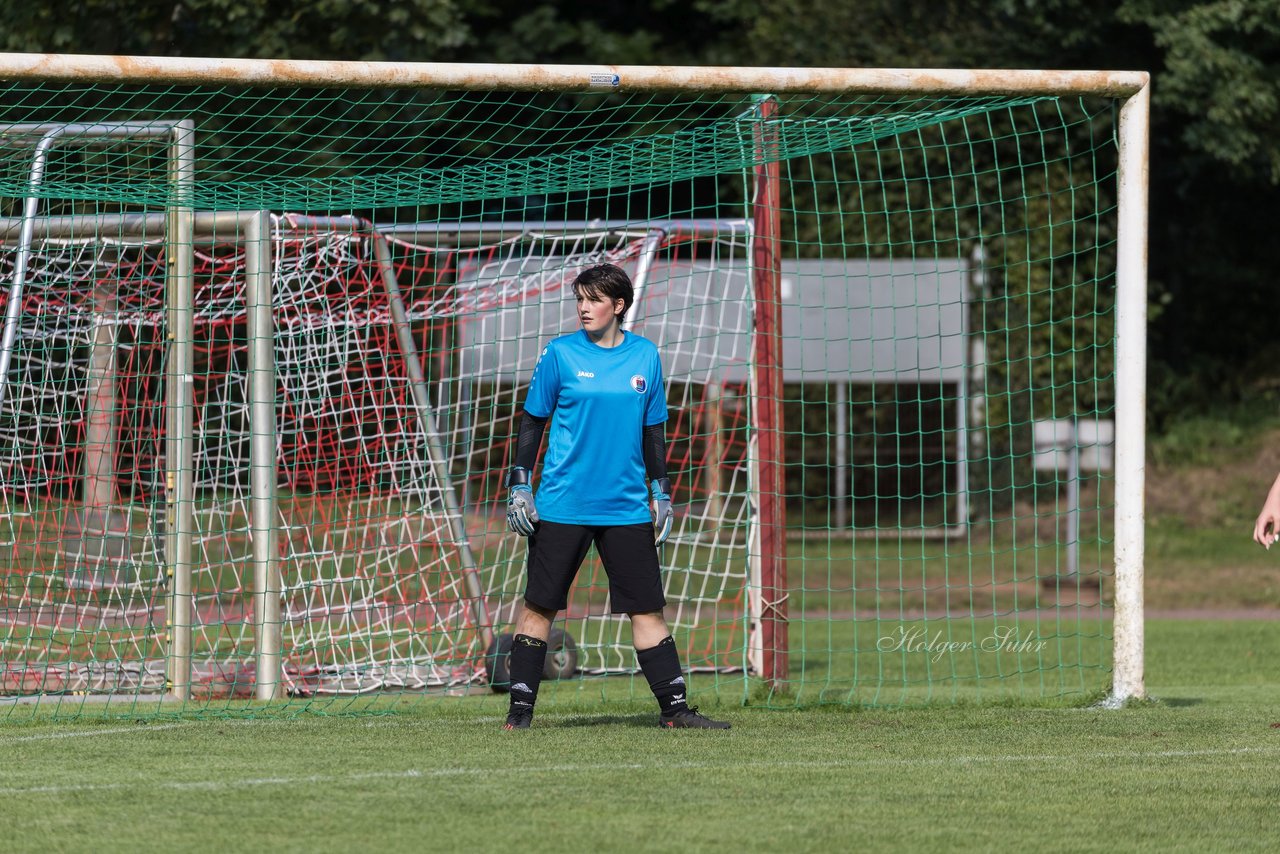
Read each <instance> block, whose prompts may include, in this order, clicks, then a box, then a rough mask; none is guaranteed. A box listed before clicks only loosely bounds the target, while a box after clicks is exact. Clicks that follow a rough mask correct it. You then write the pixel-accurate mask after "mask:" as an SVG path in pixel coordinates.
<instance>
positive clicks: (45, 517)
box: [0, 218, 752, 697]
mask: <svg viewBox="0 0 1280 854" xmlns="http://www.w3.org/2000/svg"><path fill="white" fill-rule="evenodd" d="M85 231H86V232H87V233H91V232H92V224H89V226H88V227H86V229H85ZM440 235H441V232H439V231H438V230H434V231H433V230H430V229H427V230H420V231H418V232H416V233H415V232H414V231H413V230H412V229H401V230H400V231H399V232H397V233H393V234H390V235H388V236H386V237H385V238H378V239H385V240H387V242H388V246H389V248H390V249H391V252H390V257H391V271H390V272H392V273H393V274H394V279H395V282H396V283H397V285H398V288H399V291H400V292H401V293H402V295H403V300H404V304H405V308H406V310H407V315H408V319H409V328H410V330H411V333H412V338H413V342H414V352H413V353H406V352H405V348H404V347H403V346H402V345H401V343H400V341H399V339H398V338H397V335H396V332H395V323H394V312H393V311H392V305H391V302H390V297H389V290H388V288H387V281H386V278H385V275H386V273H387V272H388V271H387V270H386V269H384V268H382V267H380V266H379V263H378V253H377V252H376V251H375V250H376V246H375V243H374V238H372V237H371V236H370V234H369V233H368V232H367V231H361V230H335V229H315V230H307V229H303V228H299V227H296V226H295V225H294V222H293V221H292V220H290V219H288V218H282V219H278V220H276V228H275V232H274V235H273V240H272V269H273V306H274V310H273V318H274V326H275V332H274V344H275V347H274V358H275V371H276V401H277V404H276V417H275V424H274V429H275V432H276V447H277V478H276V481H277V507H278V511H277V519H278V521H277V543H278V547H279V555H278V557H279V561H280V567H281V571H282V576H283V584H284V595H283V603H282V604H283V607H282V615H283V626H282V630H283V631H282V634H283V654H284V661H285V682H286V687H287V689H288V690H289V691H290V692H291V693H293V694H295V695H302V696H307V695H314V694H330V693H362V692H368V691H375V690H379V689H387V690H411V689H424V688H428V687H433V686H458V687H462V686H466V685H468V684H471V683H480V682H482V681H483V680H484V676H485V673H484V653H485V644H484V642H483V632H482V631H481V628H482V627H481V625H479V622H478V621H479V620H480V619H481V617H480V616H479V615H483V614H487V615H488V617H489V619H490V620H491V621H492V623H493V626H492V628H493V630H494V631H497V632H502V631H509V630H510V628H509V623H510V621H511V619H512V617H513V614H514V608H515V605H516V603H517V602H518V601H519V598H520V596H521V594H522V592H523V571H524V566H523V559H524V541H523V540H521V539H519V538H517V537H516V536H515V535H513V534H510V533H509V532H507V530H506V526H505V519H504V517H503V511H504V509H505V501H504V498H505V496H504V491H503V489H502V488H501V483H500V482H501V478H502V475H503V473H504V472H505V469H506V468H507V467H508V466H509V465H510V463H511V457H512V438H513V436H514V432H515V427H516V423H517V422H516V417H517V414H518V410H519V405H520V402H521V401H522V399H523V389H524V384H525V383H527V381H528V377H529V373H530V371H531V369H532V365H533V361H534V360H536V355H537V353H538V352H539V351H540V349H541V347H542V346H543V345H544V344H545V342H546V340H547V339H548V338H549V337H551V336H554V335H557V334H562V333H564V332H568V331H572V330H573V329H574V328H576V323H575V321H574V319H573V318H574V314H573V310H572V309H573V303H572V295H571V294H570V293H569V288H568V284H569V282H571V281H572V279H573V276H574V275H576V273H577V272H578V271H579V270H580V269H581V268H583V267H585V266H588V265H590V264H593V263H599V262H601V261H606V260H607V261H613V262H615V263H619V264H622V265H623V266H624V267H627V268H628V269H629V270H630V271H631V272H632V273H633V275H635V276H636V278H637V281H638V282H640V283H641V284H642V287H641V291H640V294H639V301H638V303H637V306H636V307H635V309H634V310H633V311H634V316H635V322H634V324H633V325H632V326H631V328H632V329H633V330H634V331H636V332H638V333H640V334H643V335H645V336H646V337H649V338H650V339H652V340H654V341H655V343H657V344H658V345H659V347H660V348H661V349H662V352H663V358H664V365H665V366H666V370H667V375H668V393H669V406H670V412H671V421H670V422H669V425H668V441H669V448H670V460H669V466H670V469H671V474H672V479H673V483H674V487H675V494H676V498H677V501H678V503H679V505H680V507H681V510H682V512H681V516H680V518H679V522H678V524H677V528H676V531H675V533H674V535H673V537H672V540H671V544H669V545H668V546H666V547H665V549H664V555H663V558H664V567H665V582H666V585H667V592H668V599H669V600H670V607H669V611H668V617H669V620H670V622H671V623H672V626H673V629H674V630H675V632H676V636H677V638H678V639H679V640H680V642H681V643H682V645H683V646H684V654H685V657H686V659H687V661H688V663H689V664H690V665H691V666H692V667H695V668H699V669H730V668H736V667H741V666H742V664H743V661H744V656H745V652H744V649H745V638H744V632H745V630H746V628H747V619H746V616H745V614H744V602H745V586H746V581H747V575H748V569H747V557H748V555H747V552H748V541H749V536H748V533H749V532H748V527H749V523H750V518H751V512H752V508H751V502H750V501H749V500H748V496H749V494H750V488H749V486H750V485H749V484H748V482H747V479H748V472H749V466H748V452H747V449H748V444H749V439H750V431H749V427H748V424H749V420H748V412H747V405H746V382H747V363H748V361H749V353H750V335H749V330H750V317H751V306H750V286H749V282H748V280H747V273H746V260H745V258H746V246H747V232H746V227H745V224H741V223H738V224H736V225H734V224H729V225H725V226H724V227H722V228H719V229H717V230H712V231H708V230H707V229H705V228H703V229H692V228H690V229H687V230H683V231H682V230H681V228H680V227H679V226H678V225H675V226H672V225H668V226H667V227H666V228H665V229H663V230H656V229H653V228H646V227H643V226H638V227H637V228H635V229H634V230H629V231H617V230H610V229H599V230H594V231H593V230H587V229H579V230H576V231H574V232H572V233H571V232H568V231H564V232H561V233H552V232H547V233H535V232H522V233H519V234H516V235H514V236H510V237H508V238H506V239H502V240H498V241H494V242H490V243H485V244H483V245H474V246H467V245H447V244H446V243H445V242H443V241H442V240H441V237H440ZM455 243H456V242H455ZM33 250H34V251H33V252H32V256H31V263H30V265H29V268H28V270H27V274H26V276H27V280H26V286H25V288H24V292H23V298H22V305H21V310H20V312H19V327H18V334H17V336H16V339H15V343H14V347H13V352H12V364H11V369H10V372H9V375H8V377H7V381H6V385H5V393H4V398H3V403H2V405H0V466H3V468H4V472H3V474H4V481H3V482H4V487H3V489H2V490H0V542H3V546H4V551H3V558H0V578H2V580H3V584H2V585H0V645H2V655H3V660H4V661H5V662H6V664H5V665H4V667H3V670H2V671H0V673H3V681H2V682H0V693H3V694H6V695H21V694H35V693H49V692H74V691H82V692H89V693H135V692H141V693H150V692H159V691H161V690H163V689H164V687H165V654H166V649H167V646H168V642H169V638H168V637H167V635H166V631H167V629H166V625H165V621H166V616H165V609H166V597H167V596H168V594H169V581H168V567H167V563H166V557H165V554H164V550H165V543H166V537H165V534H166V531H165V525H166V521H165V520H166V518H167V510H168V508H167V504H166V502H167V498H168V495H169V493H168V491H167V489H166V484H165V477H166V476H165V456H164V455H165V439H166V436H165V390H164V386H165V369H166V359H167V358H168V343H167V338H166V326H165V301H164V295H165V270H166V264H165V260H166V259H165V247H164V245H163V244H162V243H160V242H156V241H143V240H114V241H112V240H105V239H101V238H83V239H78V240H66V241H57V240H42V241H38V242H37V243H36V244H35V246H34V247H33ZM195 261H196V265H195V271H196V277H195V285H196V287H195V315H194V320H195V323H194V329H195V361H194V366H193V376H192V381H193V387H194V397H195V403H196V407H195V419H194V422H195V436H194V440H195V441H194V447H195V460H194V466H195V472H194V475H195V506H194V508H193V510H194V543H193V545H194V549H193V554H194V558H193V563H194V565H193V567H192V575H193V581H192V587H193V603H194V606H193V607H194V617H193V624H194V635H193V653H192V656H193V661H192V665H193V682H194V683H195V686H194V693H195V694H196V695H197V696H198V697H199V696H205V697H235V696H249V695H250V694H251V693H252V690H253V674H252V662H253V658H254V650H255V638H254V627H253V603H252V592H253V584H254V581H253V568H252V567H253V560H252V556H253V555H252V531H251V527H250V524H249V503H250V494H251V490H250V479H249V465H248V460H249V445H250V436H251V431H252V430H253V425H251V423H250V417H249V406H248V398H249V395H248V343H249V342H248V337H247V335H248V322H247V313H246V292H245V282H246V276H245V261H246V259H245V253H244V248H243V246H242V244H241V243H240V242H239V241H238V240H237V239H235V237H234V236H232V235H221V236H219V238H218V239H216V240H214V239H202V240H200V241H199V243H198V245H197V246H196V247H195ZM15 263H16V250H15V249H14V248H13V247H12V246H9V247H3V248H0V272H2V273H3V274H4V275H6V276H10V275H11V274H12V271H13V267H14V264H15ZM642 268H643V273H644V275H640V274H641V273H642ZM407 358H416V359H417V360H418V362H419V364H420V365H421V366H422V369H423V373H424V374H425V390H426V392H427V399H428V400H429V401H430V405H429V407H428V408H427V409H426V410H425V411H424V410H423V408H422V407H421V406H419V405H417V404H416V403H415V397H414V387H413V381H412V379H411V374H410V372H409V371H408V370H407V368H406V364H407V363H406V359H407ZM420 390H421V389H420ZM430 432H435V433H436V434H437V438H438V441H436V442H432V441H431V440H430V437H429V433H430ZM440 454H443V456H444V457H445V459H444V460H443V461H441V460H437V459H433V457H434V456H436V455H440ZM451 503H452V506H456V507H460V508H461V515H462V518H463V520H464V521H465V527H466V533H467V537H466V542H465V543H464V542H462V541H460V539H459V537H458V535H457V534H458V530H457V528H456V527H455V526H452V525H451V524H450V513H449V510H448V508H449V507H450V506H451ZM471 566H474V567H475V570H474V574H473V576H472V581H473V583H471V584H469V583H468V574H469V573H471V572H472V570H471V569H469V567H471ZM476 583H478V586H479V588H480V593H481V595H480V596H478V597H477V595H476V594H475V589H476ZM477 599H479V604H480V606H481V607H479V608H478V607H477ZM608 611H609V609H608V601H607V581H606V579H605V577H604V574H603V571H602V570H601V568H600V567H599V565H598V561H596V559H595V558H594V557H592V558H591V559H590V560H589V562H588V564H587V565H585V566H584V567H583V570H582V572H581V573H580V576H579V582H578V584H577V586H576V587H575V589H574V592H573V594H572V597H571V602H570V607H569V610H568V612H567V615H566V623H565V625H566V628H567V629H568V631H569V632H570V633H571V634H572V635H573V636H574V637H575V639H576V640H577V645H578V648H579V652H580V656H581V658H580V667H581V669H583V670H584V671H587V672H607V671H630V670H633V669H634V667H635V662H634V657H633V655H632V653H631V643H630V633H629V629H628V628H627V627H626V626H625V620H620V619H618V618H615V617H613V616H611V615H610V614H609V613H608Z"/></svg>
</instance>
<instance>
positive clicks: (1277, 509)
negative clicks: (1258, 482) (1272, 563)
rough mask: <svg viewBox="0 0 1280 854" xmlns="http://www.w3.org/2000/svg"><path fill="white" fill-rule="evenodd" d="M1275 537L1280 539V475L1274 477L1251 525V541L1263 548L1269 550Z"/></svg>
mask: <svg viewBox="0 0 1280 854" xmlns="http://www.w3.org/2000/svg"><path fill="white" fill-rule="evenodd" d="M1277 537H1280V475H1276V479H1275V482H1274V483H1272V484H1271V490H1270V491H1269V492H1268V493H1267V500H1266V501H1264V502H1263V503H1262V512H1261V513H1259V514H1258V520H1257V521H1256V522H1254V523H1253V541H1254V542H1255V543H1257V544H1258V545H1260V546H1263V547H1265V548H1268V549H1269V548H1271V546H1272V544H1273V543H1275V541H1276V539H1277Z"/></svg>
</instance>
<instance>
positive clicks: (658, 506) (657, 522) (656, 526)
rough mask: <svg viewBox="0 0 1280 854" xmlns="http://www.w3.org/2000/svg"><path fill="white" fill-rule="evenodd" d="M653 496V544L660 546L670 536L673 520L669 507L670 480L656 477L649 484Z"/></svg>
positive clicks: (673, 515)
mask: <svg viewBox="0 0 1280 854" xmlns="http://www.w3.org/2000/svg"><path fill="white" fill-rule="evenodd" d="M650 494H651V495H652V496H653V532H654V537H653V544H654V545H655V546H660V545H662V544H663V543H665V542H666V541H667V537H669V536H671V523H672V522H673V521H675V512H674V511H673V510H672V509H671V481H670V480H668V479H667V478H665V477H660V478H657V479H656V480H654V481H653V483H652V485H651V486H650Z"/></svg>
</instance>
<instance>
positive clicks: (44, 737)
mask: <svg viewBox="0 0 1280 854" xmlns="http://www.w3.org/2000/svg"><path fill="white" fill-rule="evenodd" d="M188 725H189V722H187V721H182V722H179V723H171V724H147V725H145V726H131V727H115V728H114V729H81V730H73V731H72V732H47V733H41V734H40V735H18V736H14V737H13V738H0V745H6V744H17V743H19V742H23V741H53V740H55V739H59V738H89V737H90V736H94V735H120V734H122V733H141V732H155V731H156V730H160V729H173V728H175V727H180V726H188Z"/></svg>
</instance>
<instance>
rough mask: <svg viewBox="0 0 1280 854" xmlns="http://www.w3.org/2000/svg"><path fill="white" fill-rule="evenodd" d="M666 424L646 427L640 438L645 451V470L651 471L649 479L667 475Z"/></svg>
mask: <svg viewBox="0 0 1280 854" xmlns="http://www.w3.org/2000/svg"><path fill="white" fill-rule="evenodd" d="M666 426H667V425H666V424H651V425H649V426H648V427H646V428H644V433H643V434H642V436H641V439H640V445H641V447H642V449H643V451H644V470H645V471H646V472H648V473H649V480H657V479H659V478H663V477H666V476H667V432H666Z"/></svg>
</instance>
